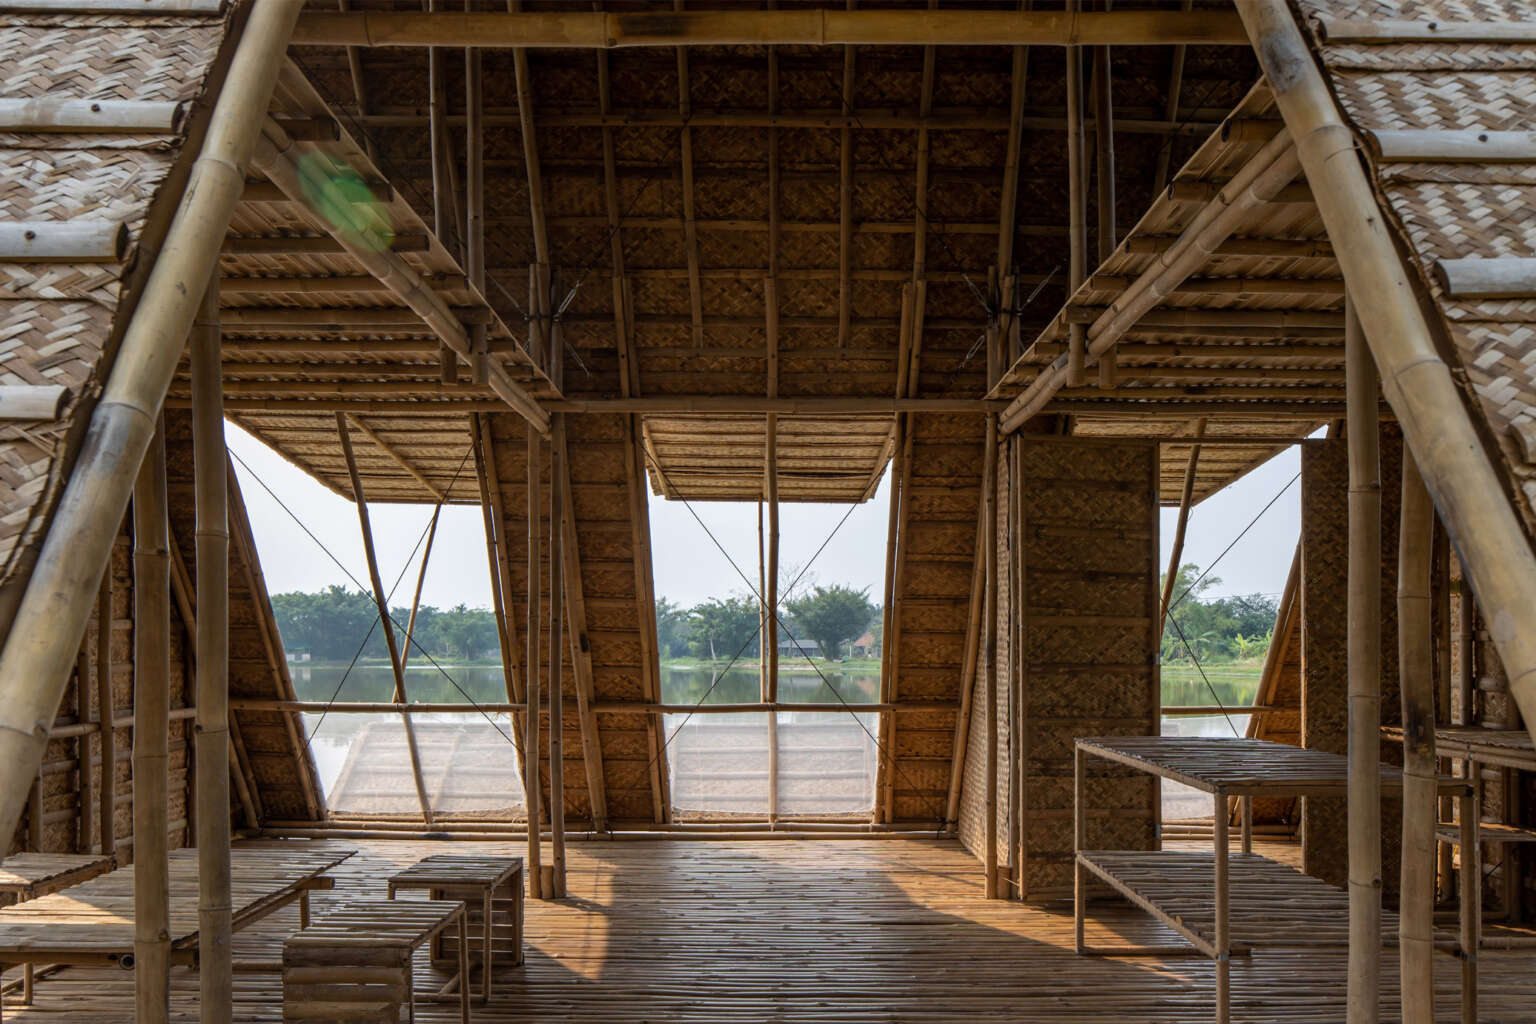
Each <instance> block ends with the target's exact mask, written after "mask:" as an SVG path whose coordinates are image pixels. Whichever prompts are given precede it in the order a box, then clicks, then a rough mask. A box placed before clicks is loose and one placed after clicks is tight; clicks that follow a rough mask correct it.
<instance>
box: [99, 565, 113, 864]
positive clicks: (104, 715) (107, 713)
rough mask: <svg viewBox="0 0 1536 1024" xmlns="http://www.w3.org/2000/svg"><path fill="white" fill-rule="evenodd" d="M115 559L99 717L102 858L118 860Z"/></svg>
mask: <svg viewBox="0 0 1536 1024" xmlns="http://www.w3.org/2000/svg"><path fill="white" fill-rule="evenodd" d="M116 590H117V588H116V587H114V586H113V585H112V555H111V551H110V550H109V551H108V553H107V566H106V569H105V570H104V571H103V572H102V574H101V586H100V587H99V588H98V590H97V595H96V714H97V717H98V718H99V719H100V720H101V765H100V771H101V783H100V785H99V786H98V787H97V800H98V802H99V803H100V813H101V821H100V823H99V825H98V831H99V832H100V834H101V854H102V856H103V857H115V856H117V729H116V727H115V726H114V725H113V724H112V723H113V722H114V721H115V719H116V716H117V701H116V699H115V698H114V697H113V694H112V600H113V595H114V594H115V593H116Z"/></svg>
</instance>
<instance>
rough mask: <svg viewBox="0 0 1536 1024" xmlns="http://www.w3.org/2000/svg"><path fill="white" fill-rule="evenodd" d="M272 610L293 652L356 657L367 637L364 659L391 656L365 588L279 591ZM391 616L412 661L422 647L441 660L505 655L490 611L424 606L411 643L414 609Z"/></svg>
mask: <svg viewBox="0 0 1536 1024" xmlns="http://www.w3.org/2000/svg"><path fill="white" fill-rule="evenodd" d="M272 611H273V613H274V614H275V615H276V617H277V628H278V630H279V631H280V632H281V633H282V635H283V646H284V647H285V648H286V649H287V650H288V651H289V652H290V653H297V652H302V651H307V652H309V656H310V657H311V658H313V659H315V660H316V661H351V660H352V658H353V656H354V655H356V654H357V649H358V646H359V645H362V644H363V637H364V636H367V637H368V642H367V644H366V645H364V646H363V653H362V656H363V657H365V658H388V657H389V647H388V645H387V644H386V643H385V640H384V631H383V629H381V628H380V627H379V624H378V618H379V610H378V606H377V605H375V604H374V601H373V597H372V596H371V595H369V594H366V593H364V592H363V591H361V590H348V589H347V588H345V587H340V586H334V585H333V586H331V587H328V588H326V589H325V590H322V591H319V592H317V593H313V594H304V593H299V592H291V593H287V594H273V595H272ZM389 614H390V618H391V619H393V620H394V622H396V623H398V626H397V627H396V628H395V636H396V638H397V640H398V641H399V644H400V649H401V651H405V650H406V649H407V646H409V649H410V652H411V655H410V656H411V658H412V660H420V658H421V652H422V651H426V652H427V653H428V654H430V655H431V656H432V657H433V658H436V659H438V660H442V659H445V658H453V659H468V658H483V657H493V658H494V657H497V656H498V654H499V651H500V641H499V639H498V637H497V635H496V619H495V617H494V616H492V614H491V612H490V611H489V610H488V609H485V608H470V607H467V606H466V605H463V604H460V605H458V606H457V607H454V608H449V609H447V610H443V609H439V608H435V607H433V606H431V605H423V606H422V607H421V608H419V609H418V610H417V612H416V629H415V632H414V643H411V644H409V645H407V643H406V640H405V626H406V623H407V622H409V621H410V617H411V610H410V608H409V607H397V608H391V609H390V613H389ZM370 628H372V633H369V629H370Z"/></svg>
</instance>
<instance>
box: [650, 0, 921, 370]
mask: <svg viewBox="0 0 1536 1024" xmlns="http://www.w3.org/2000/svg"><path fill="white" fill-rule="evenodd" d="M855 2H856V0H848V9H849V10H850V11H851V10H853V6H854V3H855ZM678 6H679V8H681V6H682V0H678ZM684 52H686V51H684V50H679V51H678V53H684ZM925 52H926V48H925ZM855 53H856V50H855V48H854V47H852V46H845V47H843V91H842V106H843V109H844V110H853V109H854V101H855V96H854V89H855V87H856V85H855V66H856V58H855ZM837 185H838V202H837V218H838V232H837V270H838V273H837V277H838V282H837V348H838V351H839V352H846V351H847V349H848V332H849V320H850V319H851V318H852V316H853V125H852V124H850V123H846V122H845V123H844V124H843V126H842V128H841V129H839V130H838V143H837Z"/></svg>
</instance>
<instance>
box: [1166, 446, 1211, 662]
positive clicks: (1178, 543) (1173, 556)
mask: <svg viewBox="0 0 1536 1024" xmlns="http://www.w3.org/2000/svg"><path fill="white" fill-rule="evenodd" d="M1204 436H1205V417H1204V416H1202V417H1200V418H1199V419H1198V420H1196V421H1195V438H1196V439H1197V440H1198V439H1199V438H1201V437H1204ZM1199 466H1200V445H1199V444H1195V445H1193V446H1191V447H1190V449H1189V461H1188V462H1187V463H1185V465H1184V489H1183V491H1182V492H1181V494H1180V496H1179V519H1178V522H1177V524H1175V526H1174V528H1173V549H1172V550H1171V551H1170V552H1169V553H1168V572H1167V574H1166V575H1165V576H1164V577H1163V595H1162V599H1161V600H1160V601H1159V602H1158V607H1159V608H1160V609H1161V611H1160V612H1159V613H1158V618H1157V635H1158V636H1162V635H1163V629H1164V628H1165V627H1166V626H1167V623H1168V609H1169V608H1170V607H1171V606H1172V604H1173V585H1174V580H1175V579H1176V578H1177V577H1178V574H1179V559H1181V558H1182V557H1183V556H1184V534H1185V531H1186V530H1187V529H1188V527H1189V508H1190V505H1191V503H1192V502H1193V499H1194V496H1195V470H1196V469H1198V468H1199Z"/></svg>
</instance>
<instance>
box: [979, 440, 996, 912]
mask: <svg viewBox="0 0 1536 1024" xmlns="http://www.w3.org/2000/svg"><path fill="white" fill-rule="evenodd" d="M986 446H987V449H986V456H985V465H986V473H985V476H984V478H983V485H982V490H983V493H982V496H981V500H982V508H983V509H984V510H985V515H984V517H983V521H984V528H985V531H986V532H985V541H986V543H985V545H984V547H983V550H984V551H985V558H986V590H985V591H984V595H985V601H984V605H983V609H982V613H981V616H982V619H981V628H982V630H983V635H984V636H985V640H984V641H983V642H984V644H985V646H986V656H987V673H986V684H987V821H986V857H985V859H984V863H985V866H986V871H987V879H986V898H987V899H989V900H995V899H997V898H998V896H999V884H998V864H997V832H998V829H997V800H998V792H997V790H998V785H997V783H998V778H997V764H998V749H997V419H996V418H995V417H989V418H988V419H987V436H986Z"/></svg>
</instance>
